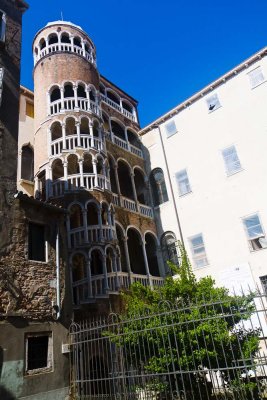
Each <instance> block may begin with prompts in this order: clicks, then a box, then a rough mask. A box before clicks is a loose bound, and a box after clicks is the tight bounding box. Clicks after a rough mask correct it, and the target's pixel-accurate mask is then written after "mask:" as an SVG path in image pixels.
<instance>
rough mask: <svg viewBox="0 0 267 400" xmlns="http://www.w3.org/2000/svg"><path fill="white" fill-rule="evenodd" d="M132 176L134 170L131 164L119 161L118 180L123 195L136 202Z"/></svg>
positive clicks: (122, 160)
mask: <svg viewBox="0 0 267 400" xmlns="http://www.w3.org/2000/svg"><path fill="white" fill-rule="evenodd" d="M131 174H132V169H131V167H130V165H129V163H128V162H127V161H126V160H124V159H121V158H120V159H118V178H119V184H120V191H121V194H122V195H123V196H125V197H127V198H129V199H131V200H135V199H134V191H133V185H132V178H131Z"/></svg>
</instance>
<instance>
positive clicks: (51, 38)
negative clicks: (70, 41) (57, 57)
mask: <svg viewBox="0 0 267 400" xmlns="http://www.w3.org/2000/svg"><path fill="white" fill-rule="evenodd" d="M55 43H58V36H57V35H56V34H55V33H52V34H51V35H49V37H48V44H55Z"/></svg>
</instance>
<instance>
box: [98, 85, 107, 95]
mask: <svg viewBox="0 0 267 400" xmlns="http://www.w3.org/2000/svg"><path fill="white" fill-rule="evenodd" d="M99 91H100V93H102V94H103V95H104V96H105V95H106V88H105V86H104V85H103V84H102V83H100V85H99Z"/></svg>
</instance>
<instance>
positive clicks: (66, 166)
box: [63, 161, 68, 190]
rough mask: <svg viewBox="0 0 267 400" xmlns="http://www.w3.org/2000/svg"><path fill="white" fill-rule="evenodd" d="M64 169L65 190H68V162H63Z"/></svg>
mask: <svg viewBox="0 0 267 400" xmlns="http://www.w3.org/2000/svg"><path fill="white" fill-rule="evenodd" d="M63 169H64V189H65V190H68V162H67V161H64V162H63Z"/></svg>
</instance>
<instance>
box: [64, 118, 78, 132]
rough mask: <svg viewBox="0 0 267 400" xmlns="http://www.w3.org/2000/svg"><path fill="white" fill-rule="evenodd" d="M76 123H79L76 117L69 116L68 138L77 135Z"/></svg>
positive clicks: (66, 122) (66, 121) (67, 123)
mask: <svg viewBox="0 0 267 400" xmlns="http://www.w3.org/2000/svg"><path fill="white" fill-rule="evenodd" d="M76 123H77V120H76V119H75V118H74V117H69V116H67V117H66V118H65V124H66V136H72V135H77V127H76Z"/></svg>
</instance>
